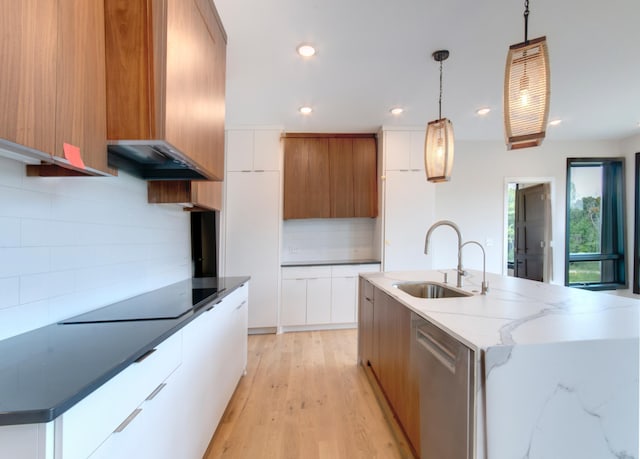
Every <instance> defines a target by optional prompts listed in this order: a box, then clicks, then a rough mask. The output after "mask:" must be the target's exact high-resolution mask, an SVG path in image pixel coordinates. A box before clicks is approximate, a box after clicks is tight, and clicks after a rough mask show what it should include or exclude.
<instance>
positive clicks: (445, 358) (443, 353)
mask: <svg viewBox="0 0 640 459" xmlns="http://www.w3.org/2000/svg"><path fill="white" fill-rule="evenodd" d="M417 332H418V333H417V334H416V341H417V342H418V344H419V345H420V346H422V347H423V348H424V349H425V350H426V351H427V352H428V353H429V354H431V355H432V356H433V357H435V358H436V359H438V361H439V362H440V363H441V364H442V365H443V366H444V367H445V368H446V369H447V370H449V371H450V372H451V373H454V374H455V372H456V356H455V355H454V354H452V353H451V352H449V351H448V350H447V349H446V348H445V347H444V346H443V345H442V344H440V343H439V342H438V340H436V339H435V338H434V337H432V336H430V335H429V334H427V333H425V332H423V331H422V330H420V329H419V328H418V329H417Z"/></svg>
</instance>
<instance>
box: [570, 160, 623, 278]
mask: <svg viewBox="0 0 640 459" xmlns="http://www.w3.org/2000/svg"><path fill="white" fill-rule="evenodd" d="M566 209H567V216H566V218H567V221H566V229H567V235H566V237H567V240H566V244H565V248H566V257H565V260H566V261H565V285H568V286H571V287H582V288H588V289H592V290H604V289H615V288H623V287H626V286H627V278H626V272H625V253H624V248H625V218H624V159H623V158H586V159H576V158H569V159H568V160H567V208H566Z"/></svg>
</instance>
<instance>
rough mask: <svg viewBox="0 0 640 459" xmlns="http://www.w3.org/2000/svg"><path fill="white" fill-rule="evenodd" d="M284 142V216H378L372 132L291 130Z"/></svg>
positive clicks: (375, 158)
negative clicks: (369, 133) (298, 131)
mask: <svg viewBox="0 0 640 459" xmlns="http://www.w3.org/2000/svg"><path fill="white" fill-rule="evenodd" d="M284 145H285V147H284V171H285V173H284V219H285V220H286V219H294V218H353V217H376V216H377V215H378V194H377V151H376V140H375V138H374V137H373V136H372V135H362V134H315V137H314V135H313V134H300V135H296V134H293V135H292V136H291V137H286V138H285V142H284Z"/></svg>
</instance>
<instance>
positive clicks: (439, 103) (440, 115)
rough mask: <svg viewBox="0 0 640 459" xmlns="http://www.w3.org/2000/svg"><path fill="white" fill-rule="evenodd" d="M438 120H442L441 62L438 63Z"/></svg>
mask: <svg viewBox="0 0 640 459" xmlns="http://www.w3.org/2000/svg"><path fill="white" fill-rule="evenodd" d="M438 119H439V120H441V119H442V61H440V99H439V100H438Z"/></svg>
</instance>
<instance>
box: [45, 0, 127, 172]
mask: <svg viewBox="0 0 640 459" xmlns="http://www.w3.org/2000/svg"><path fill="white" fill-rule="evenodd" d="M40 3H42V2H40ZM58 8H59V12H58V65H57V85H56V86H57V90H56V116H55V119H56V138H55V139H56V140H55V150H54V155H55V156H64V153H63V144H64V143H69V144H72V145H75V146H77V147H79V148H80V152H81V154H82V159H83V161H84V164H85V166H87V167H90V168H93V169H97V170H99V171H103V172H107V173H110V174H113V173H115V170H113V169H111V168H109V166H108V164H107V94H106V91H107V90H106V81H105V34H104V27H105V25H104V5H103V3H102V2H96V1H90V2H87V1H86V0H59V1H58Z"/></svg>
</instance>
